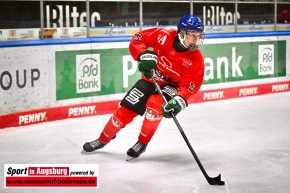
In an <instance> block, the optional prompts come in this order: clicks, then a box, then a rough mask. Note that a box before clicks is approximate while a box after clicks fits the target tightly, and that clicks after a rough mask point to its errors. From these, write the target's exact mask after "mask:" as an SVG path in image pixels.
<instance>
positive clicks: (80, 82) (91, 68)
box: [76, 54, 101, 93]
mask: <svg viewBox="0 0 290 193" xmlns="http://www.w3.org/2000/svg"><path fill="white" fill-rule="evenodd" d="M76 79H77V80H76V82H77V84H76V86H77V89H76V90H77V93H87V92H95V91H100V90H101V78H100V54H85V55H76Z"/></svg>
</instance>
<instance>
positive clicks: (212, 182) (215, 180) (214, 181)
mask: <svg viewBox="0 0 290 193" xmlns="http://www.w3.org/2000/svg"><path fill="white" fill-rule="evenodd" d="M155 77H156V74H155V70H151V78H152V80H153V83H154V85H155V87H156V89H157V91H158V93H159V94H160V96H161V97H162V99H163V101H164V103H167V100H166V98H165V97H164V95H163V94H162V91H161V89H160V87H159V85H158V84H157V82H156V79H155ZM171 115H172V118H173V120H174V122H175V124H176V126H177V128H178V129H179V131H180V133H181V135H182V137H183V139H184V140H185V142H186V144H187V146H188V148H189V149H190V151H191V154H192V155H193V157H194V159H195V161H196V162H197V164H198V166H199V168H200V169H201V171H202V173H203V175H204V177H205V178H206V180H207V182H208V183H209V184H210V185H218V186H222V185H225V182H224V181H221V175H220V174H219V175H218V176H217V177H214V178H211V177H209V176H208V174H207V173H206V171H205V169H204V167H203V166H202V164H201V162H200V161H199V159H198V157H197V155H196V153H195V152H194V150H193V148H192V146H191V145H190V143H189V141H188V139H187V137H186V135H185V133H184V132H183V129H182V128H181V126H180V124H179V122H178V120H177V118H176V117H175V115H174V114H173V112H171Z"/></svg>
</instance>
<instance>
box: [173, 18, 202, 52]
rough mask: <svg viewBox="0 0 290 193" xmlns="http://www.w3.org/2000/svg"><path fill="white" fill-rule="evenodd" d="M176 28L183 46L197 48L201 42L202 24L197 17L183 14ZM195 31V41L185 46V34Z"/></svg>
mask: <svg viewBox="0 0 290 193" xmlns="http://www.w3.org/2000/svg"><path fill="white" fill-rule="evenodd" d="M177 30H178V31H177V32H178V37H179V40H180V43H181V45H182V46H183V47H184V48H187V49H189V50H193V51H194V50H196V49H198V47H199V46H200V45H202V44H203V39H204V32H203V30H204V26H203V23H202V22H201V20H200V18H199V17H197V16H195V15H189V14H188V15H184V16H183V17H182V18H181V19H180V20H179V22H178V25H177ZM196 32H198V33H199V36H198V38H197V39H198V40H197V42H196V43H191V44H190V45H187V46H186V45H185V43H184V42H185V39H186V36H187V34H189V33H196Z"/></svg>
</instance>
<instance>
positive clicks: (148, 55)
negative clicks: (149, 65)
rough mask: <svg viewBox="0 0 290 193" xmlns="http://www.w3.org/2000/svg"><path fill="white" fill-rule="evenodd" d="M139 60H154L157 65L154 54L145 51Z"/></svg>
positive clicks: (156, 58)
mask: <svg viewBox="0 0 290 193" xmlns="http://www.w3.org/2000/svg"><path fill="white" fill-rule="evenodd" d="M139 60H154V61H155V63H157V60H158V57H157V54H156V53H155V52H152V51H145V52H142V53H141V54H140V58H139Z"/></svg>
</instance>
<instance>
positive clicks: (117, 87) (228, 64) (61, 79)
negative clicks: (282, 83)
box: [55, 41, 286, 100]
mask: <svg viewBox="0 0 290 193" xmlns="http://www.w3.org/2000/svg"><path fill="white" fill-rule="evenodd" d="M217 50H218V52H217ZM201 51H202V53H203V55H204V61H205V77H204V82H203V84H204V85H205V84H213V83H224V82H234V81H244V80H254V79H264V78H273V77H283V76H284V77H285V76H286V41H266V42H243V43H226V44H205V45H203V46H202V47H201ZM55 58H56V61H55V64H56V84H57V85H56V89H57V90H56V99H57V100H63V99H70V98H80V97H88V96H98V95H108V94H118V93H124V92H126V91H128V89H129V88H130V87H131V86H132V85H133V84H134V83H135V82H136V81H137V80H138V79H139V78H140V73H139V71H138V70H137V62H136V61H134V60H133V58H132V57H131V56H130V54H129V51H128V49H127V48H116V49H93V50H79V51H78V50H74V51H57V52H56V57H55Z"/></svg>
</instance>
